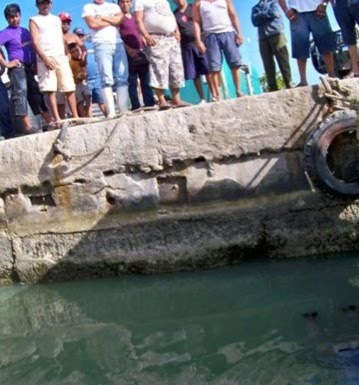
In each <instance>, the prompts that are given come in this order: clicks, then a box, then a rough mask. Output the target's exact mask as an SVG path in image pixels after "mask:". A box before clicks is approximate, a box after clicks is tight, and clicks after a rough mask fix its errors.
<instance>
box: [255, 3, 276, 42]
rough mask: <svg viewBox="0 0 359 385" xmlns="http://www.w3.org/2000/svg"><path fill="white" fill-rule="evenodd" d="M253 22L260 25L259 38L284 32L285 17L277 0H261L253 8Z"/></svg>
mask: <svg viewBox="0 0 359 385" xmlns="http://www.w3.org/2000/svg"><path fill="white" fill-rule="evenodd" d="M252 23H253V25H254V26H255V27H258V34H259V39H260V40H264V39H266V38H268V37H271V36H274V35H278V34H279V33H282V32H284V24H283V19H282V16H281V14H280V11H279V7H278V1H277V0H260V1H259V3H257V4H256V5H255V6H254V7H253V8H252Z"/></svg>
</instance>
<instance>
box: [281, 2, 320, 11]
mask: <svg viewBox="0 0 359 385" xmlns="http://www.w3.org/2000/svg"><path fill="white" fill-rule="evenodd" d="M322 2H323V0H288V8H293V9H295V10H296V11H298V12H313V11H315V10H316V9H317V7H318V5H319V4H321V3H322Z"/></svg>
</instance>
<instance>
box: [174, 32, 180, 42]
mask: <svg viewBox="0 0 359 385" xmlns="http://www.w3.org/2000/svg"><path fill="white" fill-rule="evenodd" d="M175 38H176V40H177V41H181V34H180V33H179V31H178V30H176V32H175Z"/></svg>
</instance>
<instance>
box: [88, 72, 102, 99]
mask: <svg viewBox="0 0 359 385" xmlns="http://www.w3.org/2000/svg"><path fill="white" fill-rule="evenodd" d="M87 88H88V89H89V90H90V91H91V93H92V103H97V104H103V103H104V101H103V96H102V89H101V81H100V78H99V77H97V78H94V79H87Z"/></svg>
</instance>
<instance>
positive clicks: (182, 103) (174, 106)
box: [173, 102, 192, 108]
mask: <svg viewBox="0 0 359 385" xmlns="http://www.w3.org/2000/svg"><path fill="white" fill-rule="evenodd" d="M190 106H192V104H191V103H187V102H181V103H180V104H174V105H173V108H183V107H190Z"/></svg>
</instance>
